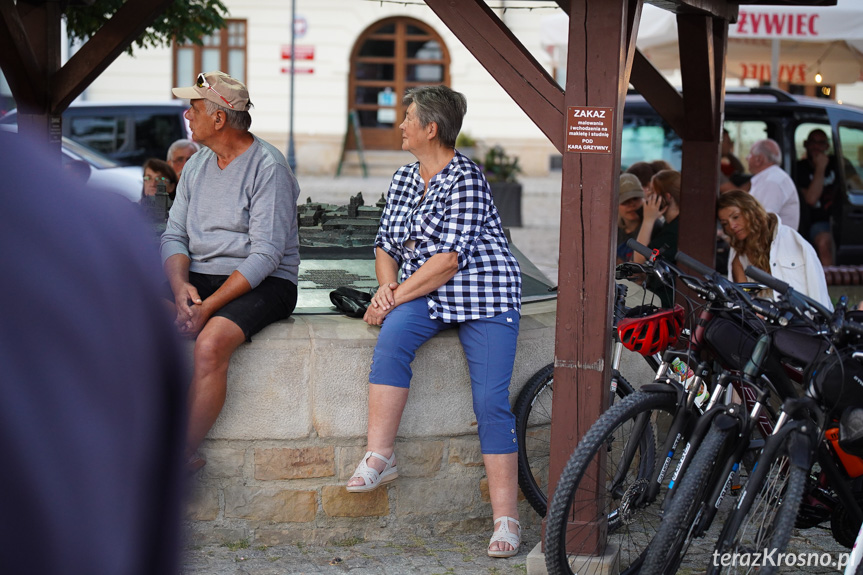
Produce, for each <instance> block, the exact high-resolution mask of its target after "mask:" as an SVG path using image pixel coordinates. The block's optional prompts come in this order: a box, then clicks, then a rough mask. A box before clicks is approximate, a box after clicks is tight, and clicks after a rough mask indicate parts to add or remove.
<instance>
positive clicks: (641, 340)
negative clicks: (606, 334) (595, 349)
mask: <svg viewBox="0 0 863 575" xmlns="http://www.w3.org/2000/svg"><path fill="white" fill-rule="evenodd" d="M684 316H685V312H684V309H683V307H682V306H680V305H675V306H674V309H667V308H657V307H655V306H639V307H637V308H633V309H632V310H630V312H629V313H628V314H627V317H625V318H623V319H621V320H620V321H618V322H617V335H618V337H619V338H620V341H621V343H623V346H624V347H625V348H626V349H628V350H631V351H634V352H637V353H640V354H641V355H653V354H655V353H659V352H661V351H665V350H666V349H668V347H669V346H671V345H672V344H674V343H676V342H677V338H678V337H680V331H681V329H682V328H683V319H684Z"/></svg>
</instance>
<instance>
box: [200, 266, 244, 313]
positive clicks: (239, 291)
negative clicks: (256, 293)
mask: <svg viewBox="0 0 863 575" xmlns="http://www.w3.org/2000/svg"><path fill="white" fill-rule="evenodd" d="M250 291H252V285H251V284H250V283H249V280H247V279H246V278H245V277H244V276H243V274H241V273H240V272H237V271H235V272H233V273H232V274H231V275H230V276H228V279H227V280H225V283H223V284H222V285H221V287H219V289H217V290H216V291H215V293H213V295H211V296H210V297H208V298H207V299H205V300H204V303H203V305H204V309H205V310H206V311H207V312H208V313H209V314H210V315H212V314H213V313H215V312H217V311H218V310H220V309H222V308H223V307H224V306H225V305H227V304H228V303H229V302H232V301H234V300H235V299H237V298H238V297H240V296H241V295H243V294H246V293H249V292H250Z"/></svg>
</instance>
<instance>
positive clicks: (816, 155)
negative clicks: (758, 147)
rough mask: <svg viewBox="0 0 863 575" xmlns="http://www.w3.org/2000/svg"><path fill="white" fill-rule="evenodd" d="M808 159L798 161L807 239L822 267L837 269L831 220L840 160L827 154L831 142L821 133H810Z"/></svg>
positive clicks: (807, 142) (798, 177) (824, 133)
mask: <svg viewBox="0 0 863 575" xmlns="http://www.w3.org/2000/svg"><path fill="white" fill-rule="evenodd" d="M803 147H804V148H806V157H805V158H803V159H801V160H798V161H797V171H796V174H797V187H798V188H800V194H801V196H802V197H803V201H804V202H805V205H804V212H805V215H806V217H805V218H804V221H805V222H806V224H807V225H806V228H807V229H804V230H802V231H803V232H804V237H805V238H806V239H808V240H809V242H810V243H811V244H812V245H813V246H814V247H815V251H816V252H817V253H818V259H819V260H821V265H822V266H830V265H833V231H832V230H831V225H830V219H831V216H832V215H833V212H834V210H835V209H836V208H837V207H838V206H839V204H838V203H837V202H836V200H837V197H836V195H837V187H838V181H837V179H836V157H835V156H831V155H828V154H827V151H828V150H829V149H830V142H829V141H828V139H827V133H826V132H824V130H821V129H818V128H816V129H814V130H812V131H811V132H809V136H808V137H807V138H806V141H805V142H803Z"/></svg>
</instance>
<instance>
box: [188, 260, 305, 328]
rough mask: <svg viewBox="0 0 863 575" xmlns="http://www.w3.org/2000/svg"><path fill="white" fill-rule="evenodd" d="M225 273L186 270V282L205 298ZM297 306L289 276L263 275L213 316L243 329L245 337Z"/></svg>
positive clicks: (221, 282)
mask: <svg viewBox="0 0 863 575" xmlns="http://www.w3.org/2000/svg"><path fill="white" fill-rule="evenodd" d="M227 279H228V276H215V275H208V274H199V273H195V272H189V283H191V284H192V285H193V286H195V289H196V290H198V295H200V296H201V299H207V298H208V297H210V296H211V295H213V294H214V293H215V292H216V290H218V289H219V288H220V287H221V286H222V284H223V283H225V282H226V281H227ZM296 306H297V285H296V284H295V283H293V282H292V281H290V280H286V279H282V278H277V277H273V276H267V277H266V278H264V281H262V282H261V283H260V284H258V287H256V288H254V289H253V290H252V291H250V292H248V293H245V294H243V295H241V296H240V297H238V298H237V299H235V300H233V301H230V302H228V303H227V304H225V306H224V307H222V309H220V310H219V311H217V312H216V313H214V314H213V315H214V316H219V317H224V318H226V319H229V320H231V321H232V322H234V323H235V324H237V325H238V326H239V327H240V329H242V330H243V334H245V336H246V341H252V336H253V335H255V334H256V333H258V332H259V331H261V330H262V329H264V328H265V327H267V326H268V325H270V324H271V323H273V322H276V321H279V320H282V319H287V318H288V317H289V316H290V315H291V314H292V313H293V312H294V308H295V307H296Z"/></svg>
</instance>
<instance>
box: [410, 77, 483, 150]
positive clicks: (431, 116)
mask: <svg viewBox="0 0 863 575" xmlns="http://www.w3.org/2000/svg"><path fill="white" fill-rule="evenodd" d="M402 104H403V105H404V106H405V108H407V107H408V106H410V105H411V104H416V111H417V119H418V120H419V122H420V124H421V125H422V126H428V125H429V124H431V123H432V122H434V123H436V124H437V133H438V136H437V137H438V140H440V143H441V144H443V145H444V146H446V147H448V148H455V140H456V138H458V133H459V132H460V131H461V123H462V120H464V115H465V114H466V113H467V100H466V99H465V97H464V94H462V93H461V92H456V91H455V90H453V89H451V88H449V87H447V86H444V85H435V86H419V87H417V88H411V89H409V90H408V91H407V92H405V97H404V98H403V99H402Z"/></svg>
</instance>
